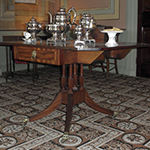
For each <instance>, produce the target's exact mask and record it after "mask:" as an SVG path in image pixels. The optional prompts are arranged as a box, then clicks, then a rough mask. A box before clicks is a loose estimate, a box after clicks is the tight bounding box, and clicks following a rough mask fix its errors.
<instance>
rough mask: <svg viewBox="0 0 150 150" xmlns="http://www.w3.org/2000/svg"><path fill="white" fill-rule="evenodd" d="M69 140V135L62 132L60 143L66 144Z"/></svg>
mask: <svg viewBox="0 0 150 150" xmlns="http://www.w3.org/2000/svg"><path fill="white" fill-rule="evenodd" d="M68 139H69V134H68V132H64V134H63V137H62V139H61V143H64V142H66V141H67V140H68Z"/></svg>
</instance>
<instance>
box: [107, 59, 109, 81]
mask: <svg viewBox="0 0 150 150" xmlns="http://www.w3.org/2000/svg"><path fill="white" fill-rule="evenodd" d="M106 64H107V72H106V78H108V76H109V59H106Z"/></svg>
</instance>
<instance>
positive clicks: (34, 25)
mask: <svg viewBox="0 0 150 150" xmlns="http://www.w3.org/2000/svg"><path fill="white" fill-rule="evenodd" d="M25 24H26V25H27V27H26V31H27V32H29V33H30V34H31V41H32V42H36V40H41V39H40V38H39V37H38V36H37V34H38V33H39V32H40V31H41V30H42V24H43V23H39V22H37V21H36V19H35V18H34V17H32V19H31V20H30V21H29V22H28V23H25Z"/></svg>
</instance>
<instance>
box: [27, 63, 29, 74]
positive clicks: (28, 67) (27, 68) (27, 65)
mask: <svg viewBox="0 0 150 150" xmlns="http://www.w3.org/2000/svg"><path fill="white" fill-rule="evenodd" d="M27 71H28V72H29V71H30V64H27Z"/></svg>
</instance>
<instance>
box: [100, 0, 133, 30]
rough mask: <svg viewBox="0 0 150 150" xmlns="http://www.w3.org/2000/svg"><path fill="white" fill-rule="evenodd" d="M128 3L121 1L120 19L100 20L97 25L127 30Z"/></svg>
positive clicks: (125, 0)
mask: <svg viewBox="0 0 150 150" xmlns="http://www.w3.org/2000/svg"><path fill="white" fill-rule="evenodd" d="M127 1H128V0H120V4H119V5H120V6H119V19H109V20H98V21H97V24H101V25H108V26H114V27H118V28H122V29H126V13H127V8H126V7H127ZM131 1H132V0H131ZM135 1H136V0H135Z"/></svg>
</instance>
